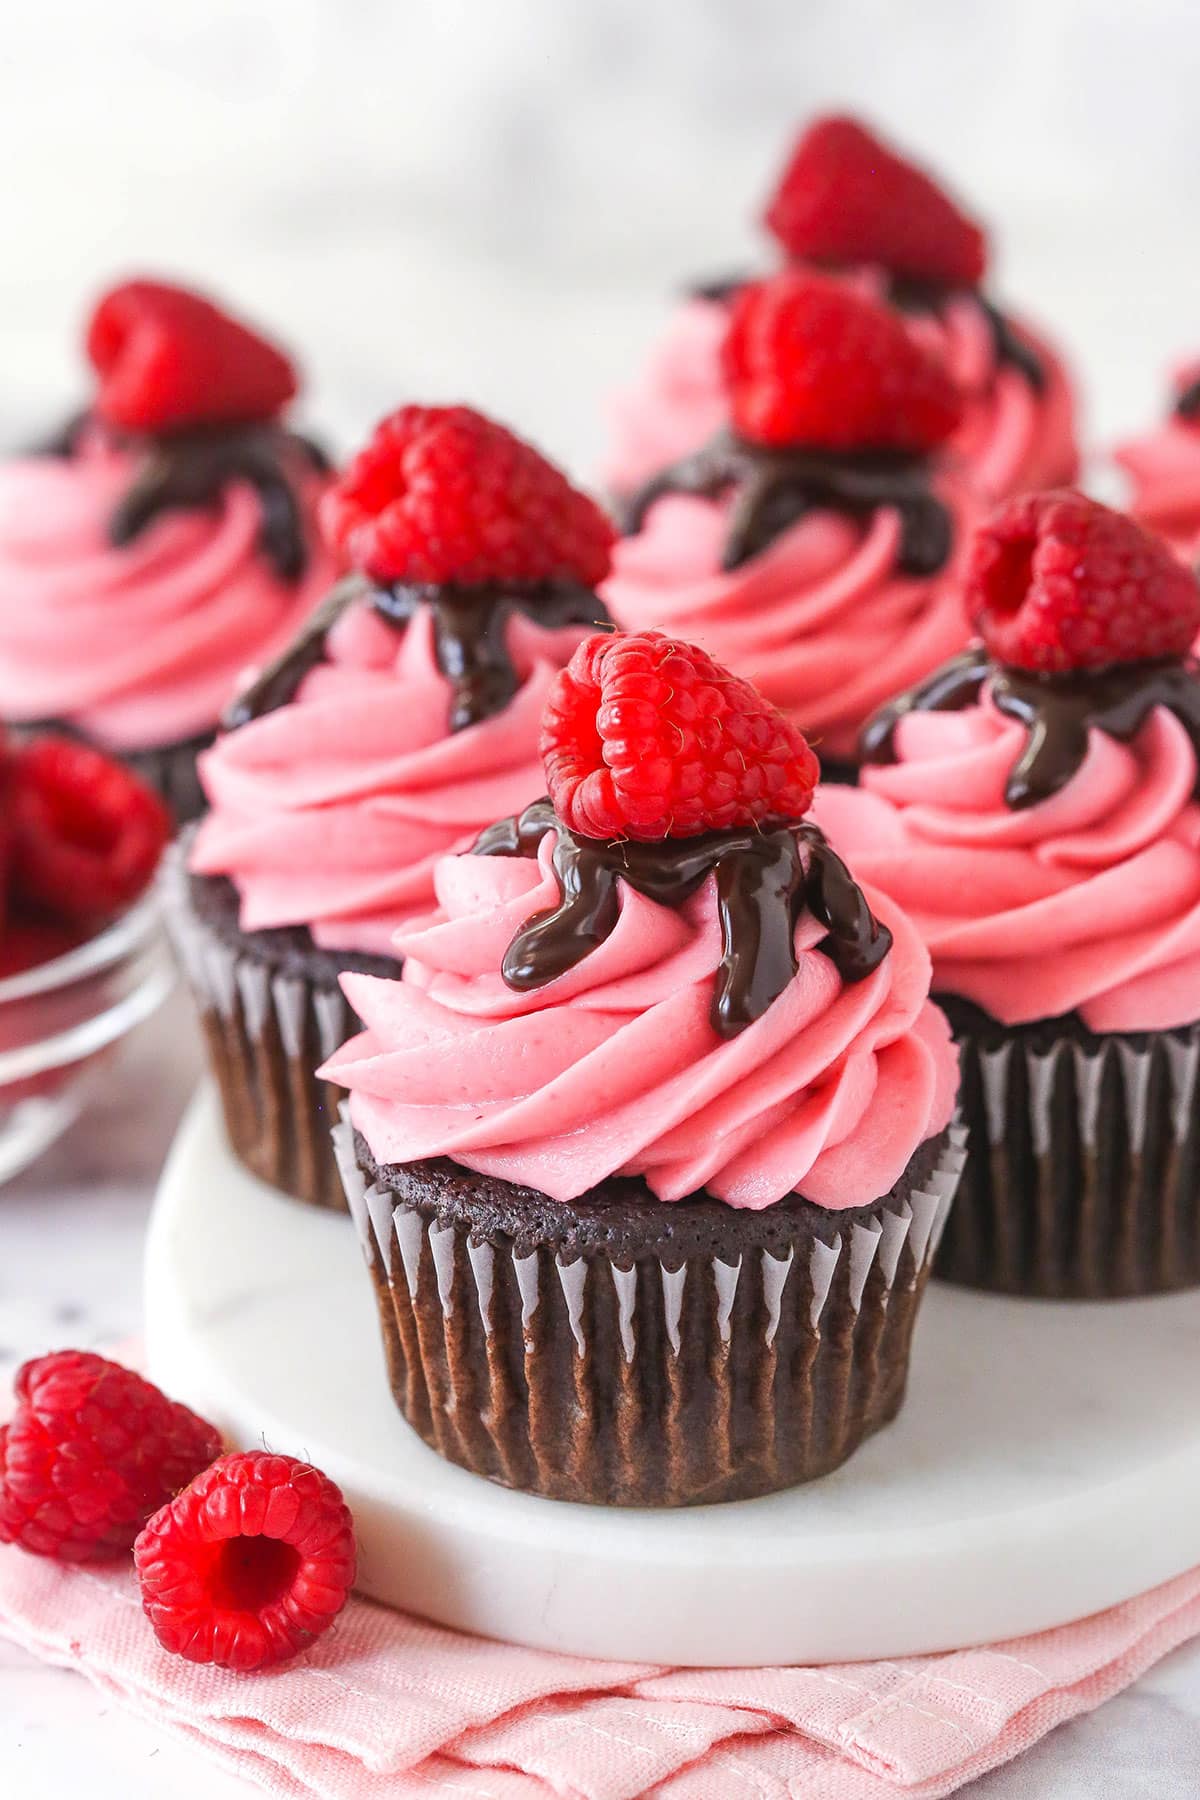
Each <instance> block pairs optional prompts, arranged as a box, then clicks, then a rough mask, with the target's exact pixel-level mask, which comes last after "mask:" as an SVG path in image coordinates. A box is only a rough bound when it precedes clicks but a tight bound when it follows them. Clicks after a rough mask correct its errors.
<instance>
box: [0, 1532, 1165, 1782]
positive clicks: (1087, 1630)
mask: <svg viewBox="0 0 1200 1800" xmlns="http://www.w3.org/2000/svg"><path fill="white" fill-rule="evenodd" d="M1197 1633H1200V1570H1193V1571H1191V1572H1190V1573H1189V1574H1186V1575H1181V1576H1179V1577H1178V1578H1177V1579H1176V1580H1175V1581H1170V1582H1167V1583H1166V1584H1165V1586H1163V1587H1160V1588H1155V1589H1154V1590H1153V1591H1152V1592H1150V1593H1148V1594H1143V1595H1140V1596H1139V1597H1138V1598H1137V1599H1136V1600H1130V1601H1127V1602H1126V1603H1125V1604H1124V1605H1123V1606H1116V1607H1113V1608H1112V1609H1111V1610H1110V1611H1108V1612H1104V1613H1098V1614H1096V1615H1095V1616H1094V1617H1093V1618H1090V1619H1084V1620H1081V1621H1080V1622H1079V1623H1077V1624H1074V1625H1067V1626H1064V1627H1062V1628H1061V1629H1060V1630H1058V1631H1047V1632H1043V1633H1041V1634H1040V1635H1039V1636H1036V1637H1028V1638H1016V1639H1013V1640H1012V1641H1011V1642H1008V1643H1003V1644H993V1645H990V1646H988V1647H987V1648H984V1649H976V1650H960V1651H955V1652H952V1653H951V1654H949V1655H945V1656H922V1657H911V1658H907V1659H902V1660H899V1661H894V1662H876V1663H845V1664H837V1665H832V1664H831V1665H829V1666H827V1667H824V1668H812V1669H800V1668H796V1669H703V1670H696V1669H659V1668H648V1667H646V1666H644V1665H635V1664H623V1663H604V1662H590V1661H586V1660H584V1659H583V1658H579V1657H565V1656H551V1655H548V1654H546V1653H544V1652H542V1651H537V1650H522V1649H519V1648H517V1647H516V1646H515V1645H511V1644H497V1643H491V1642H488V1641H486V1640H484V1639H482V1638H470V1637H463V1636H461V1635H460V1634H458V1633H456V1632H451V1631H443V1630H441V1629H439V1628H438V1627H436V1626H432V1625H426V1624H424V1623H422V1622H421V1621H420V1620H418V1619H413V1618H409V1617H407V1616H405V1615H404V1614H402V1613H395V1612H390V1611H388V1610H387V1609H386V1608H384V1607H381V1606H375V1605H373V1604H371V1603H370V1602H369V1601H366V1600H357V1599H356V1600H352V1601H351V1602H350V1604H349V1605H348V1606H347V1608H346V1610H345V1612H344V1613H343V1614H342V1616H341V1617H340V1619H339V1620H338V1621H337V1622H336V1624H335V1626H334V1627H333V1629H332V1630H331V1631H330V1632H329V1633H328V1634H327V1635H326V1636H325V1637H324V1638H323V1639H321V1641H320V1642H319V1643H318V1644H317V1645H316V1646H315V1647H314V1648H313V1650H311V1651H310V1652H309V1653H308V1655H306V1656H305V1657H304V1658H303V1659H302V1660H301V1661H299V1662H297V1663H293V1664H291V1665H290V1666H288V1667H285V1668H282V1669H278V1670H275V1671H273V1672H271V1673H268V1674H264V1675H257V1676H235V1675H228V1674H225V1673H223V1672H221V1671H220V1670H215V1669H203V1668H196V1667H194V1666H193V1665H191V1664H189V1663H184V1662H179V1661H178V1660H176V1659H175V1658H173V1657H170V1656H168V1655H166V1653H165V1652H164V1651H161V1650H160V1649H159V1648H158V1645H157V1644H156V1642H155V1640H154V1637H153V1635H152V1633H151V1631H150V1628H149V1626H148V1625H147V1623H146V1621H145V1620H144V1618H143V1617H142V1613H141V1608H140V1606H139V1603H138V1595H137V1588H136V1584H135V1582H134V1579H133V1574H132V1571H131V1569H130V1567H129V1566H128V1565H121V1566H119V1567H117V1568H112V1569H107V1568H106V1569H71V1568H61V1567H59V1566H58V1565H56V1564H54V1563H51V1562H46V1561H44V1560H42V1559H41V1558H39V1557H34V1556H26V1555H24V1554H23V1553H22V1552H21V1551H18V1550H14V1549H10V1548H6V1547H5V1548H0V1635H3V1636H5V1637H8V1638H11V1639H12V1640H13V1642H15V1643H17V1644H20V1645H22V1646H23V1647H25V1648H26V1649H28V1650H30V1651H31V1652H32V1653H33V1654H34V1655H35V1656H40V1657H42V1658H44V1659H45V1660H46V1661H48V1662H52V1663H57V1664H60V1665H62V1666H64V1667H68V1668H74V1669H78V1670H79V1671H80V1672H81V1673H82V1674H84V1675H86V1676H87V1677H88V1678H89V1680H91V1681H92V1682H94V1683H95V1684H96V1686H97V1687H99V1688H101V1689H102V1690H103V1691H104V1692H105V1693H106V1694H107V1695H109V1696H110V1697H111V1698H113V1699H115V1700H117V1701H119V1702H120V1703H121V1704H123V1705H125V1706H128V1707H130V1708H131V1709H132V1710H133V1711H135V1712H137V1713H139V1714H140V1715H141V1716H142V1717H143V1718H145V1719H147V1720H149V1721H151V1722H152V1723H154V1724H155V1725H158V1726H160V1727H162V1728H163V1729H165V1730H168V1731H170V1732H172V1733H173V1734H175V1735H176V1736H179V1737H182V1738H184V1739H186V1740H188V1741H189V1742H191V1743H192V1744H194V1745H195V1746H196V1748H197V1749H199V1750H202V1751H204V1752H206V1753H207V1754H209V1755H210V1756H212V1757H214V1758H215V1759H216V1760H217V1761H219V1762H221V1763H223V1764H224V1765H225V1767H226V1768H228V1769H230V1770H232V1771H233V1772H234V1773H236V1774H239V1775H242V1776H244V1777H246V1778H247V1779H249V1780H250V1781H253V1782H257V1783H258V1784H259V1785H260V1786H261V1787H263V1788H265V1789H266V1790H267V1792H268V1793H271V1794H278V1795H285V1796H287V1797H288V1800H309V1797H310V1796H319V1797H320V1800H430V1796H431V1795H435V1794H439V1795H446V1796H454V1795H458V1796H462V1800H800V1797H801V1796H802V1797H803V1800H887V1797H888V1796H895V1795H897V1794H906V1795H911V1796H919V1797H920V1800H930V1797H932V1796H935V1795H941V1794H948V1793H950V1792H952V1791H953V1790H954V1789H955V1788H957V1787H960V1786H961V1785H962V1783H963V1782H966V1781H969V1780H971V1779H972V1778H973V1777H975V1776H977V1775H981V1774H983V1773H984V1772H985V1770H987V1769H991V1768H994V1767H995V1766H996V1765H997V1764H998V1763H1002V1762H1006V1761H1007V1760H1008V1759H1009V1758H1011V1757H1014V1756H1017V1755H1019V1754H1020V1752H1021V1751H1022V1750H1025V1749H1027V1748H1028V1747H1029V1746H1030V1745H1031V1744H1033V1743H1035V1742H1036V1741H1037V1739H1038V1738H1040V1737H1042V1736H1043V1735H1044V1734H1045V1733H1046V1732H1047V1731H1049V1730H1050V1729H1051V1728H1052V1727H1053V1726H1055V1725H1058V1724H1060V1723H1061V1722H1062V1721H1063V1720H1065V1719H1069V1718H1072V1717H1074V1716H1075V1715H1076V1714H1077V1713H1081V1712H1087V1711H1089V1710H1090V1709H1091V1708H1092V1707H1095V1706H1098V1705H1099V1704H1100V1702H1101V1701H1103V1700H1106V1699H1107V1698H1108V1696H1109V1695H1110V1694H1114V1693H1116V1692H1117V1691H1118V1690H1119V1689H1121V1688H1123V1687H1125V1686H1127V1685H1128V1684H1129V1683H1130V1682H1131V1681H1133V1680H1134V1679H1135V1678H1136V1677H1137V1676H1138V1675H1140V1674H1141V1673H1142V1671H1143V1670H1144V1669H1146V1668H1148V1667H1149V1666H1150V1664H1151V1663H1153V1662H1154V1661H1156V1660H1157V1658H1159V1657H1160V1656H1163V1655H1165V1654H1166V1652H1167V1651H1168V1650H1171V1649H1174V1648H1175V1646H1176V1645H1178V1644H1181V1643H1183V1642H1184V1640H1185V1639H1187V1638H1189V1637H1192V1636H1194V1635H1196V1634H1197Z"/></svg>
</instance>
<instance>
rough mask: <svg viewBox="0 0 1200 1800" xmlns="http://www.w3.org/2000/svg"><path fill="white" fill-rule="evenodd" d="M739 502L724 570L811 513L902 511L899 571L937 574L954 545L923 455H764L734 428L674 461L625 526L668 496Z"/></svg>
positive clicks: (636, 503) (627, 512)
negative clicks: (722, 497)
mask: <svg viewBox="0 0 1200 1800" xmlns="http://www.w3.org/2000/svg"><path fill="white" fill-rule="evenodd" d="M730 491H732V493H733V496H734V499H733V505H732V508H731V510H730V514H729V527H728V532H727V534H726V540H725V549H724V552H723V554H722V557H721V567H722V568H723V569H725V570H727V571H732V570H734V569H739V568H741V566H742V564H743V563H746V562H748V561H749V560H750V558H751V557H754V556H757V555H758V554H759V553H760V552H761V551H763V550H765V549H766V548H767V547H768V545H770V544H771V543H773V542H774V540H775V539H776V538H777V537H780V536H781V535H782V533H783V532H785V531H786V530H787V529H788V527H789V526H791V525H794V524H796V522H797V520H799V519H802V518H803V517H804V516H805V514H806V513H808V512H811V511H812V510H813V509H814V508H831V509H833V510H835V511H838V512H844V513H848V514H849V515H850V516H851V518H854V519H865V518H868V517H869V516H870V515H871V514H872V513H873V512H874V511H875V510H876V508H878V507H881V506H891V507H894V508H895V509H896V511H897V512H898V513H899V515H900V547H899V551H898V553H897V562H898V565H899V567H900V568H901V569H902V570H903V571H904V573H905V574H906V575H935V574H936V573H937V571H938V570H939V569H941V568H943V567H944V566H945V564H946V562H947V560H948V558H949V556H950V552H951V549H952V547H953V543H954V525H953V521H952V520H951V517H950V514H949V512H948V511H947V510H946V508H945V506H943V504H942V502H941V501H940V500H939V499H938V497H937V495H936V494H935V493H933V491H932V489H931V488H930V486H929V464H928V462H927V461H926V460H925V458H923V457H919V456H912V455H906V454H903V453H901V452H897V451H883V450H860V451H852V452H846V453H838V452H835V451H832V450H805V449H796V450H767V449H763V448H760V447H759V446H757V445H754V444H747V443H745V442H744V441H743V440H742V439H741V438H738V437H735V436H734V435H733V434H732V433H731V432H724V431H723V432H719V433H718V434H717V436H716V437H715V438H713V439H712V441H711V442H710V443H708V444H706V445H705V446H704V447H703V449H701V450H697V451H695V452H694V453H693V454H692V455H691V456H685V457H683V458H682V459H681V460H680V461H679V462H676V463H672V464H671V465H670V467H669V468H666V469H663V470H662V471H661V472H660V473H659V474H657V475H654V476H652V477H651V478H650V480H649V481H647V482H644V483H643V485H642V486H641V487H639V488H637V489H636V490H635V491H634V493H633V494H632V495H630V497H629V499H628V500H627V501H626V502H625V505H624V508H623V511H622V518H621V529H622V530H623V531H624V533H625V535H626V536H627V537H628V536H632V535H634V534H635V533H636V532H638V531H640V530H641V528H642V526H643V525H644V523H645V521H646V515H647V514H648V512H649V511H650V508H651V507H652V506H653V505H654V503H655V501H656V500H660V499H661V498H662V496H663V495H664V494H702V495H704V496H705V497H706V498H709V499H713V498H716V497H717V496H719V495H721V494H724V493H728V492H730Z"/></svg>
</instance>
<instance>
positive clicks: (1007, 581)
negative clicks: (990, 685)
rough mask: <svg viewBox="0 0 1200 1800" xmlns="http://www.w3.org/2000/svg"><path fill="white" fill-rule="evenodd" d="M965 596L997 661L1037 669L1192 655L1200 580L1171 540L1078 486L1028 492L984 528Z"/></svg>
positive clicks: (1049, 671) (1199, 625) (1199, 617)
mask: <svg viewBox="0 0 1200 1800" xmlns="http://www.w3.org/2000/svg"><path fill="white" fill-rule="evenodd" d="M965 599H966V605H967V610H968V613H969V615H970V618H971V622H972V624H973V625H974V626H975V628H976V630H977V631H978V632H979V634H980V636H981V637H982V639H983V641H984V644H985V645H986V647H987V649H988V652H989V654H990V655H991V656H992V657H993V658H994V659H995V660H996V661H997V662H1002V663H1007V664H1009V665H1010V666H1012V667H1014V668H1018V669H1028V670H1030V671H1032V672H1033V673H1035V674H1044V675H1054V674H1066V673H1069V672H1070V671H1071V670H1074V669H1100V668H1107V667H1109V666H1111V665H1112V664H1114V663H1127V662H1141V661H1144V660H1146V659H1150V658H1154V657H1161V656H1184V655H1186V653H1187V651H1188V650H1189V649H1190V647H1191V645H1192V643H1193V641H1194V639H1195V637H1196V634H1197V632H1198V631H1200V586H1198V585H1197V582H1196V578H1195V576H1194V575H1193V574H1192V572H1191V570H1190V569H1188V568H1186V567H1185V566H1184V565H1183V564H1182V563H1180V562H1179V561H1177V560H1176V558H1175V557H1174V555H1173V554H1172V553H1171V551H1170V550H1169V549H1168V547H1167V545H1166V544H1165V543H1163V542H1162V540H1161V539H1159V538H1156V537H1154V536H1152V535H1151V533H1150V532H1148V531H1146V530H1144V529H1143V528H1142V527H1141V526H1140V525H1138V524H1136V523H1135V522H1134V521H1133V520H1132V519H1130V518H1127V517H1126V515H1125V514H1124V513H1119V512H1115V511H1113V510H1112V508H1110V507H1107V506H1101V505H1100V504H1099V502H1098V501H1095V500H1089V499H1088V498H1087V497H1086V496H1085V495H1083V494H1079V493H1075V492H1074V491H1073V490H1069V489H1060V490H1053V491H1051V492H1048V493H1041V494H1022V495H1019V496H1018V497H1017V498H1016V499H1015V500H1010V501H1008V502H1007V503H1006V504H1005V505H1004V506H1001V507H1000V508H999V509H998V510H997V511H996V512H995V513H994V514H993V516H992V517H991V519H989V520H988V522H987V523H986V524H985V525H984V526H983V527H982V529H981V530H980V531H979V532H978V533H977V534H976V537H975V540H974V543H973V545H972V547H971V553H970V560H969V563H968V566H967V575H966V587H965Z"/></svg>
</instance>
